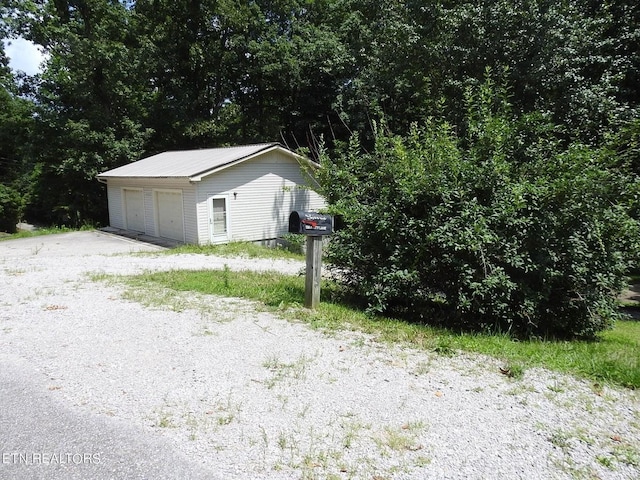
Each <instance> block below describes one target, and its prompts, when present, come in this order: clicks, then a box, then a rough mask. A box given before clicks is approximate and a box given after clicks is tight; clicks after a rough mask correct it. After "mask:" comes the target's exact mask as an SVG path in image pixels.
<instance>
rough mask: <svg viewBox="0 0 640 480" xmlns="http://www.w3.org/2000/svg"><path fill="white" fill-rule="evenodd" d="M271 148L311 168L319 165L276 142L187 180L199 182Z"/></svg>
mask: <svg viewBox="0 0 640 480" xmlns="http://www.w3.org/2000/svg"><path fill="white" fill-rule="evenodd" d="M272 150H280V151H282V152H283V153H285V154H287V155H289V156H291V157H293V158H295V159H296V160H297V161H298V162H304V163H307V164H308V165H309V166H310V167H312V168H319V167H320V165H318V164H317V163H316V162H314V161H312V160H309V159H308V158H306V157H303V156H302V155H298V154H297V153H295V152H292V151H291V150H289V149H286V148H283V147H282V146H280V145H278V144H273V145H270V146H268V147H265V148H263V149H262V150H258V151H257V152H253V153H252V154H250V155H247V156H245V157H242V158H236V159H235V160H232V161H230V162H228V163H225V164H224V165H218V166H217V167H215V168H211V169H209V170H205V171H203V172H200V173H197V174H195V175H192V176H190V177H189V181H190V182H200V181H202V179H203V178H204V177H208V176H209V175H213V174H214V173H218V172H220V171H222V170H225V169H227V168H229V167H233V166H234V165H238V164H239V163H242V162H246V161H248V160H251V159H252V158H255V157H257V156H259V155H263V154H265V153H267V152H270V151H272Z"/></svg>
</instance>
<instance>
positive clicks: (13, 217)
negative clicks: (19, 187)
mask: <svg viewBox="0 0 640 480" xmlns="http://www.w3.org/2000/svg"><path fill="white" fill-rule="evenodd" d="M21 211H22V198H21V197H20V194H19V193H18V192H17V191H16V190H14V189H13V188H11V187H7V186H6V185H2V184H0V232H8V233H15V231H16V224H17V223H18V222H19V221H20V214H21Z"/></svg>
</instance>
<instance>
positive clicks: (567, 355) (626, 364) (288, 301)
mask: <svg viewBox="0 0 640 480" xmlns="http://www.w3.org/2000/svg"><path fill="white" fill-rule="evenodd" d="M127 281H128V282H129V283H130V284H131V285H132V286H134V287H135V288H136V289H140V288H145V286H147V287H148V286H149V285H150V284H155V285H158V286H162V287H165V288H169V289H172V290H178V291H196V292H200V293H204V294H214V295H222V296H226V297H240V298H247V299H251V300H255V301H258V302H261V303H263V304H264V305H266V306H267V307H272V308H277V309H279V310H280V313H281V314H282V315H284V316H287V317H289V318H293V319H296V320H299V321H304V322H306V323H308V324H309V325H311V326H313V327H315V328H320V329H323V330H345V329H346V330H357V331H362V332H365V333H368V334H371V335H373V336H374V337H375V338H376V339H377V340H378V341H380V342H391V343H396V342H403V343H408V344H410V345H412V346H414V347H416V348H420V349H425V350H429V351H433V352H438V353H439V354H443V355H448V354H451V352H456V351H460V350H462V351H466V352H476V353H481V354H486V355H490V356H493V357H496V358H499V359H501V360H502V361H503V362H505V365H507V366H509V367H510V368H512V369H513V370H514V372H518V373H519V375H518V376H520V375H521V374H522V372H523V371H524V370H525V369H527V368H531V367H544V368H548V369H551V370H556V371H560V372H564V373H569V374H573V375H576V376H579V377H583V378H588V379H591V380H593V381H595V382H605V383H611V384H616V385H621V386H624V387H628V388H634V389H635V388H638V387H640V322H635V321H620V322H618V323H617V324H616V326H615V328H614V329H613V330H611V331H607V332H604V333H602V335H601V336H600V338H599V339H598V340H596V341H544V340H531V341H522V340H514V339H512V338H510V337H508V336H507V335H501V334H492V335H489V334H480V333H459V332H453V331H449V330H445V329H439V328H433V327H429V326H425V325H418V324H412V323H407V322H405V321H401V320H396V319H391V318H384V317H375V318H374V317H371V316H368V315H366V314H364V313H363V312H362V311H360V310H358V309H356V308H353V307H351V306H349V305H345V304H342V303H340V302H338V301H335V300H334V299H333V298H334V297H335V295H333V292H334V286H333V285H331V284H329V283H325V284H324V285H323V290H322V299H321V304H320V306H319V308H318V309H316V310H314V311H310V310H307V309H303V308H301V305H302V303H303V301H304V277H302V276H298V277H295V276H287V275H282V274H278V273H273V272H267V273H257V272H231V271H229V269H227V268H225V269H224V270H208V271H169V272H159V273H147V274H144V275H139V276H136V277H131V278H129V279H128V280H127Z"/></svg>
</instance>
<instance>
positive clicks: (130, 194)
mask: <svg viewBox="0 0 640 480" xmlns="http://www.w3.org/2000/svg"><path fill="white" fill-rule="evenodd" d="M124 204H125V207H124V208H125V221H126V227H127V230H134V231H136V232H144V231H145V227H144V195H143V192H142V190H130V189H125V190H124Z"/></svg>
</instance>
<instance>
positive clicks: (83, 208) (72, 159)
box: [23, 0, 148, 226]
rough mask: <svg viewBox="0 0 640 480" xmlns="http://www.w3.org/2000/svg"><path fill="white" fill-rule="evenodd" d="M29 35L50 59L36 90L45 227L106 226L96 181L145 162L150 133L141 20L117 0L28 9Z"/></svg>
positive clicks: (37, 195)
mask: <svg viewBox="0 0 640 480" xmlns="http://www.w3.org/2000/svg"><path fill="white" fill-rule="evenodd" d="M27 3H28V4H29V5H28V6H29V7H30V8H29V9H25V10H23V13H24V12H25V11H26V12H28V14H27V15H25V16H24V17H23V25H24V27H23V28H24V31H25V34H26V35H28V36H29V38H30V39H32V40H34V41H35V42H36V43H38V44H40V45H42V46H44V48H45V49H46V50H47V52H48V53H49V60H48V61H47V64H46V69H45V71H44V72H43V74H42V78H41V81H40V83H39V84H38V86H37V89H35V91H34V92H33V95H35V97H36V99H37V122H36V128H37V130H36V136H35V138H34V140H33V143H34V149H35V151H36V152H37V155H36V157H35V158H34V160H35V163H36V165H35V166H34V169H33V170H34V176H33V194H32V198H31V202H30V205H29V207H28V211H29V213H30V215H31V216H32V217H35V218H38V219H40V220H41V221H45V222H53V223H63V224H67V225H74V226H77V225H81V224H83V223H85V222H96V221H97V222H104V221H105V219H106V202H105V201H104V190H103V188H101V185H99V184H98V183H97V181H96V175H97V174H98V173H100V172H102V171H104V170H107V169H109V168H113V167H116V166H119V165H122V164H124V163H127V162H130V161H133V160H135V159H137V158H139V156H140V155H141V154H142V152H143V150H144V142H145V139H146V137H147V136H148V131H147V130H146V129H145V128H144V127H143V125H142V121H143V120H144V118H145V109H144V107H143V103H144V90H143V88H142V87H141V73H142V71H141V69H140V63H141V62H142V59H141V58H140V57H139V56H138V55H137V50H138V48H139V45H138V43H137V36H136V33H135V25H134V24H133V22H134V19H133V17H132V15H131V12H130V10H128V9H127V8H126V6H125V5H123V4H122V3H121V2H118V1H115V0H111V1H108V2H105V1H99V0H82V1H56V2H27Z"/></svg>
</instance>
